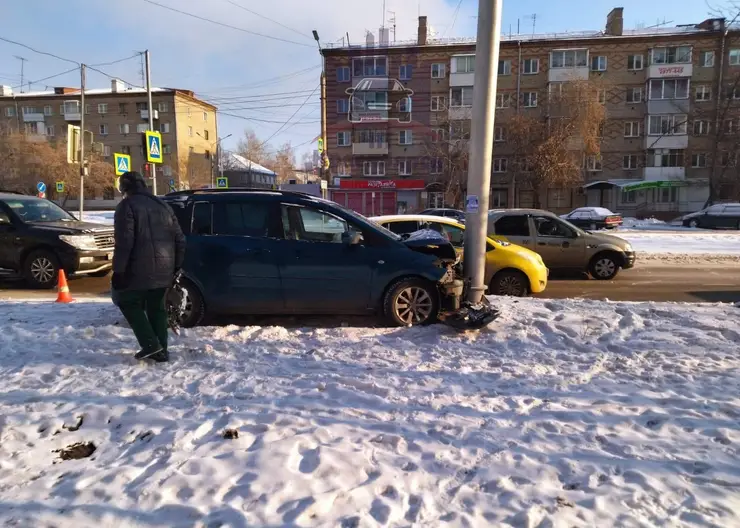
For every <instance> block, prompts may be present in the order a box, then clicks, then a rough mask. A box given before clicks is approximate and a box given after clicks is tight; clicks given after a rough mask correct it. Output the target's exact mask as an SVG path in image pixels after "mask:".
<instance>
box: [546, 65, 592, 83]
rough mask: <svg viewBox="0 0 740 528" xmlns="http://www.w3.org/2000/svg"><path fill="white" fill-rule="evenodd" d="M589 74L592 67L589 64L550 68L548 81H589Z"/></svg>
mask: <svg viewBox="0 0 740 528" xmlns="http://www.w3.org/2000/svg"><path fill="white" fill-rule="evenodd" d="M589 74H590V69H589V67H588V66H574V67H572V68H550V69H549V70H548V72H547V82H551V83H552V82H568V81H587V80H588V78H589Z"/></svg>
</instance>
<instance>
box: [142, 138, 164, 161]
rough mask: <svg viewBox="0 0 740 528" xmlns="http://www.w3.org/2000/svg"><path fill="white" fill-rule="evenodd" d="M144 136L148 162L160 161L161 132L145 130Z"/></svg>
mask: <svg viewBox="0 0 740 528" xmlns="http://www.w3.org/2000/svg"><path fill="white" fill-rule="evenodd" d="M144 134H145V137H146V160H147V161H148V162H149V163H162V134H160V133H159V132H154V131H152V130H147V131H146V132H145V133H144Z"/></svg>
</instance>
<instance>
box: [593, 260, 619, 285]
mask: <svg viewBox="0 0 740 528" xmlns="http://www.w3.org/2000/svg"><path fill="white" fill-rule="evenodd" d="M619 266H620V264H619V261H618V259H617V257H616V256H615V255H614V254H613V253H601V254H599V255H596V256H595V257H594V258H593V259H592V260H591V263H590V264H589V270H588V271H589V273H591V276H592V277H593V278H594V279H597V280H611V279H613V278H614V277H616V276H617V273H619Z"/></svg>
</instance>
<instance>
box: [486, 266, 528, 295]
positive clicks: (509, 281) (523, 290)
mask: <svg viewBox="0 0 740 528" xmlns="http://www.w3.org/2000/svg"><path fill="white" fill-rule="evenodd" d="M528 282H529V281H528V279H527V277H526V276H525V275H524V274H523V273H521V272H519V271H513V270H506V271H500V272H499V273H497V274H496V275H495V276H494V277H493V279H492V280H491V294H492V295H508V296H509V297H526V296H527V293H528V292H529V288H528V287H527V284H528Z"/></svg>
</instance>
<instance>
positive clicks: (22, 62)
mask: <svg viewBox="0 0 740 528" xmlns="http://www.w3.org/2000/svg"><path fill="white" fill-rule="evenodd" d="M14 57H15V58H16V59H18V60H19V61H21V93H23V77H24V75H23V72H24V66H25V64H26V61H27V60H28V59H26V58H23V57H21V56H19V55H14ZM29 91H30V86H29Z"/></svg>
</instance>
